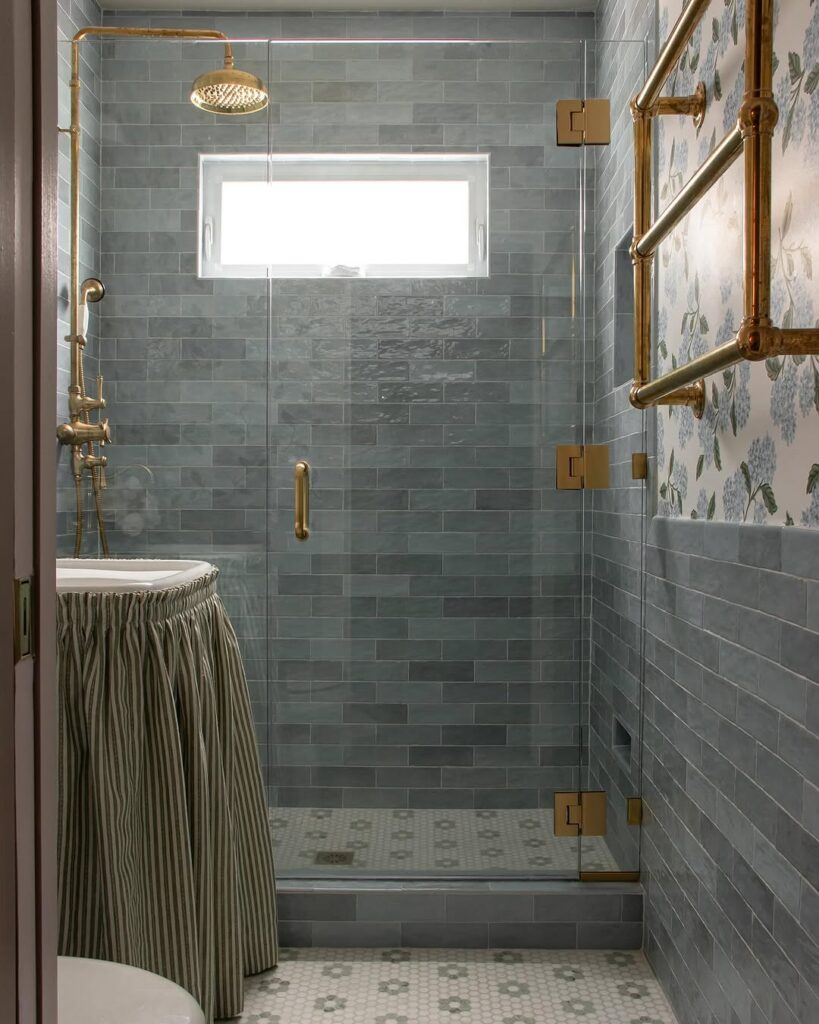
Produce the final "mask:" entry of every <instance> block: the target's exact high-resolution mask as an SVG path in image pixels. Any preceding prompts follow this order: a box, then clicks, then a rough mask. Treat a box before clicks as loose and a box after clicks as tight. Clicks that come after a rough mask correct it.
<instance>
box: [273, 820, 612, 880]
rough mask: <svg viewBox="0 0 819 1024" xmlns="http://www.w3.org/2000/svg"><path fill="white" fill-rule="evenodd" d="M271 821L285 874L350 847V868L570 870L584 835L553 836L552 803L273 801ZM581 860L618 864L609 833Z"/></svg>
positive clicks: (586, 842)
mask: <svg viewBox="0 0 819 1024" xmlns="http://www.w3.org/2000/svg"><path fill="white" fill-rule="evenodd" d="M270 827H271V832H272V835H273V852H274V856H275V858H276V867H277V870H278V871H279V873H281V872H283V871H292V870H299V871H305V870H307V869H314V870H315V869H316V868H317V865H316V855H317V854H318V853H319V852H321V851H338V852H346V853H352V855H353V859H352V864H348V865H347V866H346V868H345V870H346V871H347V872H348V873H349V872H350V871H357V870H362V869H366V870H367V871H374V872H381V873H390V872H393V873H394V872H396V871H398V872H400V873H402V874H404V873H407V872H434V873H435V874H440V873H441V872H451V873H453V874H463V873H466V874H469V873H471V872H474V873H478V874H480V875H482V876H485V875H487V874H490V875H497V874H508V873H513V874H547V875H548V874H552V873H554V874H564V875H565V874H566V873H567V872H576V871H577V870H578V849H577V843H578V840H576V839H567V838H558V837H557V836H555V835H554V834H553V831H552V816H551V812H550V811H548V810H532V809H528V810H457V811H438V810H403V809H402V810H362V809H360V808H350V807H345V808H320V807H275V808H271V810H270ZM582 867H583V870H584V871H617V870H618V865H617V863H616V862H615V860H614V858H613V857H612V855H611V853H610V852H609V849H608V847H607V846H606V843H605V840H604V839H603V838H597V837H591V838H584V839H583V857H582ZM318 869H319V870H321V872H322V873H324V872H326V871H327V870H328V869H327V867H325V866H323V865H320V866H319V868H318ZM335 870H338V869H335Z"/></svg>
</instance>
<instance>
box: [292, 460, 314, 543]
mask: <svg viewBox="0 0 819 1024" xmlns="http://www.w3.org/2000/svg"><path fill="white" fill-rule="evenodd" d="M294 491H295V495H294V499H295V507H296V524H295V534H296V540H307V538H308V537H309V536H310V527H309V525H308V522H309V519H310V467H309V466H308V464H307V463H306V462H305V461H304V459H299V461H298V462H297V463H296V472H295V478H294Z"/></svg>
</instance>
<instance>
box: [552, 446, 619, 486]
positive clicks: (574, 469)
mask: <svg viewBox="0 0 819 1024" xmlns="http://www.w3.org/2000/svg"><path fill="white" fill-rule="evenodd" d="M555 469H556V477H557V489H558V490H559V491H579V490H582V489H584V488H586V489H588V488H598V487H608V486H609V446H608V445H607V444H559V445H558V446H557V458H556V461H555Z"/></svg>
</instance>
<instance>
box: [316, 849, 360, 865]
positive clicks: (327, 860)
mask: <svg viewBox="0 0 819 1024" xmlns="http://www.w3.org/2000/svg"><path fill="white" fill-rule="evenodd" d="M354 856H355V853H354V852H353V851H352V850H319V851H318V853H317V854H316V859H315V861H314V863H315V864H330V865H335V866H342V865H352V863H353V857H354Z"/></svg>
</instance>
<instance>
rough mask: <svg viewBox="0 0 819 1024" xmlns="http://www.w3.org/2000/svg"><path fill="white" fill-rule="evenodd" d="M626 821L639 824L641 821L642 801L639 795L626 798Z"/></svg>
mask: <svg viewBox="0 0 819 1024" xmlns="http://www.w3.org/2000/svg"><path fill="white" fill-rule="evenodd" d="M626 821H627V822H628V823H629V825H641V824H642V822H643V801H642V798H641V797H639V796H630V797H629V798H628V799H627V800H626Z"/></svg>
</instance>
